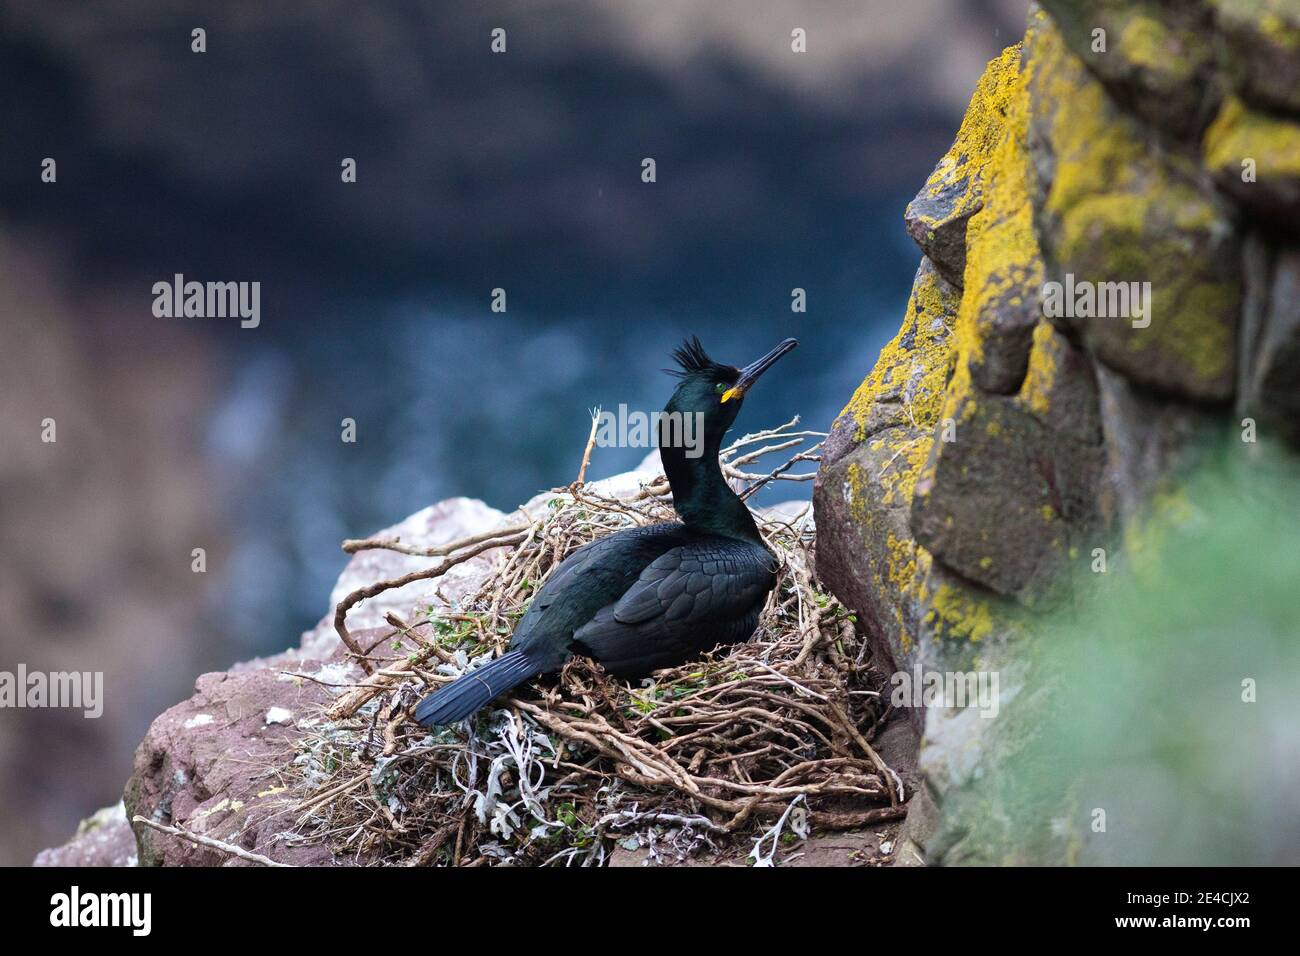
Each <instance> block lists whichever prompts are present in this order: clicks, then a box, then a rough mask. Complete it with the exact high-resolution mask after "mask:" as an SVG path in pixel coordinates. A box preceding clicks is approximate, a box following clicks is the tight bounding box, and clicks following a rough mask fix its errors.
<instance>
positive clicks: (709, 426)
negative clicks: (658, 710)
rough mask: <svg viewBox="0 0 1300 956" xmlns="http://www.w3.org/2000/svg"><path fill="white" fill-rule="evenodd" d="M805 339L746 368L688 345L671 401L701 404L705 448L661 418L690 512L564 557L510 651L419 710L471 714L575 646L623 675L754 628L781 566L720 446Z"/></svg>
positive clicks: (668, 467) (556, 666) (435, 715)
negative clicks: (669, 431)
mask: <svg viewBox="0 0 1300 956" xmlns="http://www.w3.org/2000/svg"><path fill="white" fill-rule="evenodd" d="M797 344H798V343H796V342H795V340H794V339H786V340H785V341H784V342H782V343H781V344H780V345H778V346H777V347H776V348H774V349H773V350H772V351H770V352H768V353H767V354H766V355H764V356H763V357H762V358H761V359H759V360H758V361H757V362H754V363H753V364H752V365H748V366H746V367H745V368H743V369H740V368H735V367H733V366H730V365H722V364H719V363H717V362H714V361H713V360H712V359H710V358H709V356H708V355H707V354H705V351H704V349H703V347H702V346H701V345H700V341H699V339H692V340H691V341H689V342H687V343H686V344H685V345H683V346H682V347H681V348H679V349H677V350H676V351H675V352H674V353H673V357H674V358H675V359H676V360H677V363H678V365H680V366H681V371H680V372H675V373H674V374H676V375H678V376H679V377H680V379H681V381H680V382H679V383H678V385H677V388H676V390H674V392H673V395H672V398H670V399H669V400H668V404H667V406H666V407H665V408H664V411H665V412H676V413H679V414H680V415H691V414H696V413H698V414H699V416H700V417H699V418H698V419H695V420H696V421H698V422H700V423H702V426H703V435H702V439H699V440H700V441H701V443H702V447H695V448H687V447H684V443H683V442H681V441H676V442H670V441H667V440H665V434H666V433H665V429H666V428H668V427H669V426H670V423H671V422H672V421H673V418H671V417H668V416H664V417H661V418H660V420H659V427H660V442H659V446H660V447H659V457H660V459H661V460H662V461H663V466H664V474H665V475H667V477H668V483H669V485H671V487H672V494H673V507H674V508H675V509H676V511H677V515H678V517H679V518H681V520H680V521H669V522H664V523H662V524H653V525H648V526H646V527H642V528H628V529H626V530H624V531H618V532H615V533H614V534H611V535H608V536H607V537H604V538H600V539H599V540H597V541H593V542H591V543H590V544H587V545H584V546H583V547H581V548H579V549H578V550H577V551H575V552H573V554H571V555H569V557H567V558H565V559H564V561H563V562H561V564H560V566H559V567H557V568H556V569H555V571H554V573H552V574H551V577H550V579H549V580H548V581H547V582H546V584H545V585H544V586H543V587H542V589H541V590H540V591H539V592H538V593H537V596H536V597H534V598H533V601H532V604H530V605H529V607H528V610H527V612H526V613H525V614H524V616H523V617H522V618H521V619H520V621H519V624H518V625H517V626H516V628H515V632H514V636H513V637H512V638H511V640H510V648H509V650H507V651H506V653H505V654H503V655H502V656H501V657H499V658H497V659H496V660H494V661H491V662H489V663H487V664H485V665H483V666H482V667H477V668H475V669H474V670H471V671H469V672H468V673H466V674H465V675H463V676H462V677H460V678H459V679H457V680H456V681H454V682H452V683H451V684H448V685H447V686H445V687H442V688H440V689H439V690H437V691H435V692H434V693H432V694H429V695H428V696H427V697H425V698H424V699H423V700H422V701H420V703H419V704H418V705H417V706H416V708H415V718H416V720H418V721H419V722H420V723H421V724H424V725H425V726H432V725H443V724H450V723H454V722H456V721H458V720H462V719H464V718H466V717H468V716H470V715H471V714H473V713H474V712H475V711H477V710H479V709H481V708H482V707H484V706H486V705H487V704H488V703H489V702H490V701H491V700H492V699H493V698H494V697H496V696H497V695H499V694H503V693H505V692H506V691H509V690H511V689H513V688H514V687H517V686H518V685H519V684H522V683H524V682H525V681H527V680H531V679H532V678H534V677H537V676H539V675H541V674H547V673H553V672H556V671H558V670H560V669H561V668H562V667H563V666H564V663H565V661H567V660H568V659H569V657H570V656H572V655H574V654H583V655H586V656H587V657H590V658H592V659H593V660H596V661H599V662H600V663H601V665H603V666H604V668H605V669H606V670H607V671H609V672H610V673H611V674H613V675H614V676H616V677H639V676H642V675H644V674H648V673H649V672H650V671H653V670H657V669H658V668H661V667H672V666H674V665H677V664H681V663H684V662H685V661H688V660H690V659H691V658H692V657H695V656H696V655H698V654H699V653H700V652H702V651H706V650H709V649H710V648H712V647H715V646H717V645H719V644H734V643H737V642H738V641H743V640H745V639H746V638H748V637H749V636H750V635H751V634H753V633H754V628H755V627H756V626H757V624H758V615H759V612H760V611H762V609H763V603H764V602H765V601H766V600H767V595H768V592H769V591H771V590H772V587H773V585H774V584H775V583H776V571H777V564H776V559H775V558H774V557H773V555H772V553H771V552H770V551H768V550H767V548H766V547H765V546H764V545H763V540H762V538H761V536H760V535H759V533H758V527H757V525H755V524H754V519H753V517H752V516H751V515H750V513H749V508H748V507H747V506H746V505H745V503H744V502H743V501H741V500H740V498H739V497H738V496H737V495H736V493H735V492H734V491H732V490H731V488H730V486H729V485H728V484H727V482H726V480H725V479H724V478H723V477H722V469H721V467H720V466H719V464H718V452H719V451H720V450H721V448H722V438H723V435H724V434H726V431H727V429H728V428H730V427H731V423H732V422H734V421H735V420H736V414H737V413H738V412H739V411H740V406H741V403H742V402H743V400H744V397H745V393H746V392H747V391H748V390H749V388H750V386H752V385H753V384H754V382H755V380H756V379H757V378H758V377H759V376H760V375H762V374H763V373H764V372H765V371H767V369H769V368H770V367H771V366H772V365H773V364H774V363H775V362H776V361H777V359H779V358H781V356H783V355H785V353H787V352H789V351H790V350H791V349H793V348H794V347H795V345H797ZM676 421H677V422H679V423H680V421H681V419H680V418H677V419H676ZM681 434H683V432H682V430H681V429H680V428H679V430H678V435H679V436H680V435H681Z"/></svg>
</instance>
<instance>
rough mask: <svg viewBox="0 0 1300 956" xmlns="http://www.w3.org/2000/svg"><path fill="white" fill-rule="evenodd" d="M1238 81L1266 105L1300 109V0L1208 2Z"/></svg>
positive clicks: (1228, 63) (1245, 91)
mask: <svg viewBox="0 0 1300 956" xmlns="http://www.w3.org/2000/svg"><path fill="white" fill-rule="evenodd" d="M1209 4H1210V7H1211V8H1212V9H1213V11H1214V24H1215V28H1216V32H1217V33H1218V35H1219V50H1220V58H1221V60H1222V62H1223V66H1224V67H1225V69H1226V71H1227V73H1228V75H1229V76H1230V77H1231V80H1232V83H1233V85H1234V86H1235V87H1236V88H1237V90H1238V91H1239V92H1240V93H1241V94H1242V95H1243V96H1244V97H1246V99H1248V100H1250V101H1251V102H1252V103H1257V104H1258V105H1260V106H1262V107H1264V108H1266V109H1276V110H1290V111H1291V112H1295V113H1300V2H1297V0H1209Z"/></svg>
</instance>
